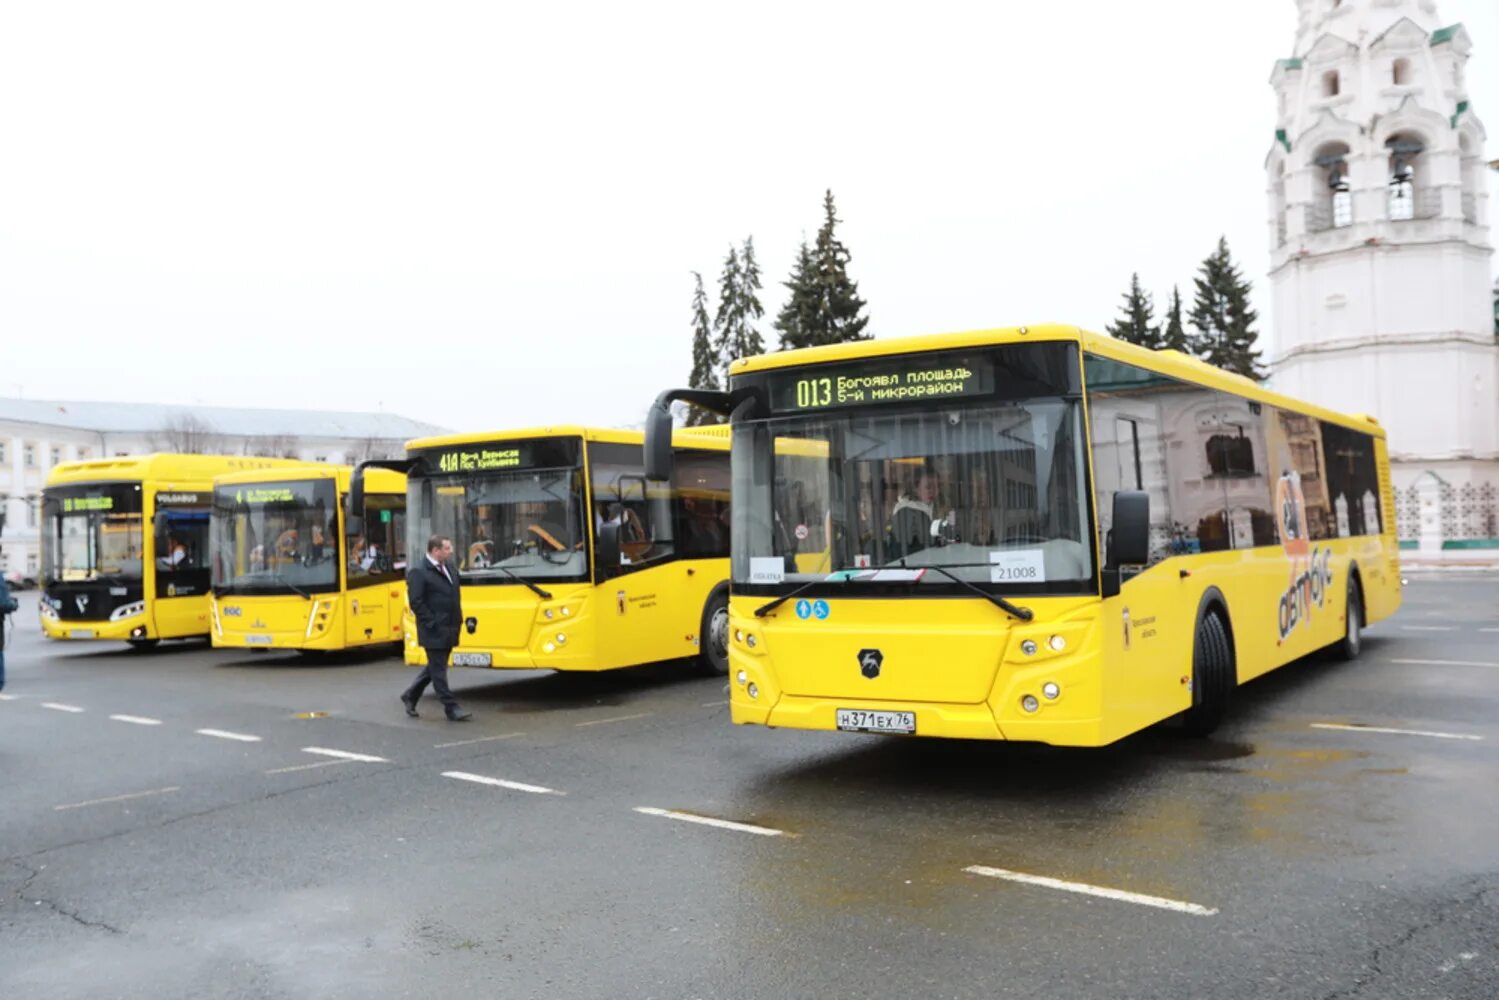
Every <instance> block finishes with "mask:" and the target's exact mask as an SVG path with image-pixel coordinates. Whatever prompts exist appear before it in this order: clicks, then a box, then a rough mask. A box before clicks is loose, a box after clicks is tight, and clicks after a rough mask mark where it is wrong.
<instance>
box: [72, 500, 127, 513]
mask: <svg viewBox="0 0 1499 1000" xmlns="http://www.w3.org/2000/svg"><path fill="white" fill-rule="evenodd" d="M114 509H115V498H114V497H110V496H104V497H63V498H62V512H63V513H64V514H76V513H82V512H85V511H101V510H114Z"/></svg>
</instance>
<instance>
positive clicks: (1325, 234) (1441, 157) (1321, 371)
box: [1265, 0, 1499, 548]
mask: <svg viewBox="0 0 1499 1000" xmlns="http://www.w3.org/2000/svg"><path fill="white" fill-rule="evenodd" d="M1297 7H1298V11H1299V21H1298V24H1297V30H1296V45H1295V49H1294V52H1293V56H1292V58H1289V59H1282V60H1280V61H1279V62H1277V63H1276V64H1275V71H1274V72H1273V73H1272V74H1271V77H1270V83H1271V85H1272V86H1273V87H1274V88H1275V98H1276V109H1277V110H1276V124H1275V140H1274V142H1273V144H1272V145H1271V149H1270V155H1269V156H1268V157H1267V159H1266V161H1265V169H1266V173H1267V176H1268V183H1269V200H1270V226H1269V234H1270V248H1271V251H1270V261H1271V263H1270V286H1271V294H1272V297H1273V303H1274V306H1273V318H1274V323H1273V333H1272V341H1271V351H1270V352H1269V355H1270V373H1271V378H1272V379H1273V384H1274V386H1275V388H1276V389H1278V390H1280V391H1283V392H1286V393H1288V394H1290V395H1293V396H1298V397H1302V398H1306V399H1309V400H1313V401H1316V402H1320V403H1325V404H1326V405H1328V406H1331V407H1333V408H1335V409H1339V410H1345V411H1349V412H1353V413H1368V414H1371V415H1373V416H1374V417H1375V418H1376V419H1378V420H1379V421H1380V422H1381V423H1382V424H1383V425H1384V426H1385V428H1386V429H1387V431H1388V432H1389V440H1390V454H1391V458H1392V459H1393V460H1394V462H1393V465H1394V468H1393V472H1394V480H1395V489H1396V493H1397V497H1398V501H1399V502H1398V503H1397V513H1398V516H1399V521H1398V524H1399V532H1400V537H1401V538H1402V539H1417V538H1421V539H1422V541H1423V548H1431V547H1432V543H1433V539H1432V538H1431V537H1429V536H1430V530H1427V531H1426V533H1425V534H1424V535H1423V532H1422V517H1421V510H1420V506H1421V505H1420V498H1421V497H1422V496H1427V495H1430V496H1431V497H1436V498H1437V500H1440V499H1441V498H1442V497H1446V496H1447V494H1450V498H1449V499H1450V503H1451V507H1452V509H1451V511H1450V514H1449V511H1447V510H1446V509H1442V510H1440V511H1439V512H1438V514H1437V516H1436V518H1435V520H1436V522H1438V523H1439V530H1440V532H1441V536H1442V537H1441V538H1440V539H1437V540H1436V542H1437V544H1436V547H1437V548H1441V547H1442V546H1441V543H1442V542H1443V541H1447V540H1452V539H1478V538H1493V537H1499V526H1496V525H1495V524H1494V523H1493V522H1494V520H1495V519H1496V517H1499V511H1496V510H1495V492H1496V489H1499V344H1496V341H1495V333H1494V315H1493V304H1492V302H1493V299H1492V291H1491V289H1492V287H1493V279H1492V277H1491V276H1490V273H1489V267H1490V258H1491V256H1492V254H1493V247H1492V245H1491V243H1490V235H1489V234H1490V230H1489V204H1488V183H1487V174H1486V170H1487V167H1486V161H1485V158H1484V151H1483V146H1484V140H1485V138H1486V135H1485V133H1484V128H1483V125H1482V123H1481V122H1480V121H1479V120H1478V117H1477V115H1476V114H1475V112H1474V109H1473V107H1472V106H1471V105H1470V103H1469V101H1468V91H1467V84H1466V82H1465V73H1464V67H1465V65H1466V63H1467V61H1468V56H1469V54H1470V52H1471V50H1472V40H1471V39H1470V38H1469V36H1468V33H1467V31H1466V30H1464V28H1463V27H1462V25H1460V24H1456V25H1446V24H1443V23H1442V21H1441V19H1440V18H1439V17H1438V15H1437V9H1436V3H1435V2H1434V0H1298V2H1297ZM1444 491H1445V492H1444ZM1465 498H1466V500H1467V501H1468V503H1467V507H1466V508H1465V507H1464V502H1465ZM1485 500H1486V502H1487V506H1485ZM1434 502H1436V501H1434ZM1427 506H1428V508H1429V507H1430V504H1428V505H1427ZM1427 513H1428V517H1427V521H1428V522H1430V521H1431V520H1432V518H1431V517H1430V516H1429V515H1430V514H1431V511H1430V510H1428V512H1427ZM1427 527H1428V529H1429V528H1430V524H1429V523H1428V525H1427ZM1449 547H1450V545H1449Z"/></svg>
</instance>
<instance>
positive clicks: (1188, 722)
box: [1182, 612, 1234, 736]
mask: <svg viewBox="0 0 1499 1000" xmlns="http://www.w3.org/2000/svg"><path fill="white" fill-rule="evenodd" d="M1233 687H1234V654H1233V650H1232V648H1231V647H1230V646H1229V643H1228V630H1227V629H1225V628H1224V627H1223V619H1222V618H1220V617H1218V615H1217V613H1215V612H1209V613H1208V614H1206V615H1204V616H1203V618H1202V621H1201V622H1199V623H1198V625H1197V638H1196V640H1195V642H1194V643H1193V647H1192V691H1193V696H1194V697H1195V698H1196V704H1194V705H1193V706H1192V707H1191V708H1189V709H1187V711H1186V712H1185V713H1184V714H1183V715H1182V724H1183V725H1182V728H1183V729H1185V730H1186V732H1187V735H1189V736H1207V735H1208V734H1209V733H1211V732H1212V731H1213V730H1215V729H1217V728H1218V723H1220V722H1222V721H1223V714H1224V712H1226V711H1227V710H1228V696H1229V693H1230V692H1231V691H1232V690H1233Z"/></svg>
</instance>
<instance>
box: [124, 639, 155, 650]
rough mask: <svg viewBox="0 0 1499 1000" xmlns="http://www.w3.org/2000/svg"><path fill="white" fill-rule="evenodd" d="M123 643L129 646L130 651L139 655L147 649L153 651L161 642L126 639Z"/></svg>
mask: <svg viewBox="0 0 1499 1000" xmlns="http://www.w3.org/2000/svg"><path fill="white" fill-rule="evenodd" d="M125 641H126V642H128V643H129V644H130V648H131V649H134V650H136V651H138V652H141V653H144V652H145V651H146V650H148V649H155V648H156V644H157V643H159V642H161V640H160V639H126V640H125Z"/></svg>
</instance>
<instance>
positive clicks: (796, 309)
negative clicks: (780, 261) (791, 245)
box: [775, 236, 817, 351]
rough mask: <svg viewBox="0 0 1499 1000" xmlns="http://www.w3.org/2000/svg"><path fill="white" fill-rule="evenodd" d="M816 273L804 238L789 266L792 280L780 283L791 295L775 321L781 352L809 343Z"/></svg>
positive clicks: (814, 305)
mask: <svg viewBox="0 0 1499 1000" xmlns="http://www.w3.org/2000/svg"><path fill="white" fill-rule="evenodd" d="M816 271H817V265H816V263H815V262H814V261H813V259H812V249H811V248H810V247H808V246H807V240H806V237H805V236H804V237H803V238H802V245H801V248H800V249H798V250H797V252H796V263H795V264H793V265H792V266H791V277H790V279H789V280H787V281H783V282H781V284H782V286H783V287H785V288H786V289H787V290H788V291H790V292H791V295H790V297H789V298H787V299H786V304H785V305H784V306H782V307H781V311H780V313H779V314H778V315H777V316H776V321H775V328H776V329H777V330H779V331H780V333H781V343H780V349H781V350H783V351H785V350H790V349H791V348H793V347H802V346H805V345H806V344H807V343H809V340H808V337H809V336H810V334H811V329H812V324H813V323H815V322H817V289H816V287H815V283H814V280H813V278H814V275H815V273H816Z"/></svg>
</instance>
